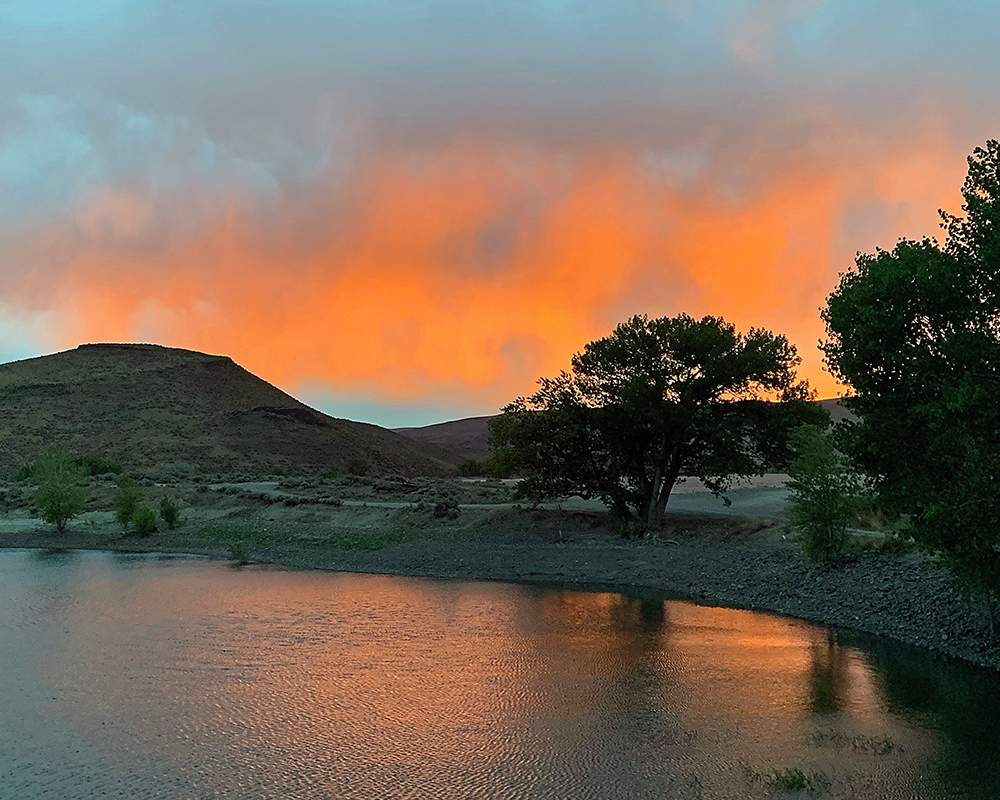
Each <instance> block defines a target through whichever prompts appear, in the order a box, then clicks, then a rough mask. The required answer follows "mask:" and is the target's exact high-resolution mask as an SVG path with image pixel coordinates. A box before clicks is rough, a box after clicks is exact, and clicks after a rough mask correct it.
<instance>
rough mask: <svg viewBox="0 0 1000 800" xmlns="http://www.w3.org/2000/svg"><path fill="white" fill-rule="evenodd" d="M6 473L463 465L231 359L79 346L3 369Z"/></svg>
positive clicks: (438, 470) (1, 456) (413, 471)
mask: <svg viewBox="0 0 1000 800" xmlns="http://www.w3.org/2000/svg"><path fill="white" fill-rule="evenodd" d="M0 436H2V439H3V443H4V446H3V448H2V449H0V473H3V472H5V473H7V474H10V473H11V472H12V471H14V470H16V469H17V468H18V467H20V466H21V465H23V464H25V463H26V462H28V461H30V460H31V459H32V458H34V457H35V455H36V454H37V453H38V452H39V451H40V450H41V449H43V448H45V447H48V446H52V445H56V446H60V447H64V448H66V449H67V450H69V451H71V452H73V453H75V454H78V455H101V456H104V457H106V458H109V459H111V460H112V461H117V462H119V463H121V464H122V465H123V466H126V467H127V468H130V469H148V468H152V467H154V466H156V465H158V464H164V463H170V462H185V463H188V464H191V465H193V466H197V467H200V468H202V469H205V470H207V471H209V472H217V471H239V472H248V473H254V472H269V471H273V470H275V469H286V470H299V471H312V470H317V471H318V470H323V469H326V468H328V467H337V468H339V469H341V470H343V469H344V468H345V467H346V466H347V464H348V463H349V462H350V461H352V460H354V459H360V460H362V461H364V462H365V463H366V464H367V465H368V467H369V468H370V469H371V470H372V471H373V472H377V473H394V474H400V475H421V474H426V475H433V474H442V473H447V472H450V471H451V470H452V469H453V468H454V466H455V464H456V463H457V462H458V461H459V460H461V456H460V455H459V454H456V453H455V452H452V451H450V450H449V449H448V448H446V447H441V446H439V445H435V444H422V443H419V442H415V441H413V440H411V439H407V438H405V437H403V436H400V435H398V434H395V433H393V432H391V431H389V430H386V429H385V428H380V427H378V426H376V425H368V424H365V423H361V422H351V421H348V420H343V419H336V418H334V417H330V416H327V415H326V414H323V413H321V412H319V411H317V410H316V409H314V408H310V407H309V406H307V405H306V404H305V403H302V402H300V401H299V400H296V399H295V398H294V397H292V396H290V395H288V394H286V393H285V392H283V391H281V390H280V389H278V388H277V387H275V386H272V385H271V384H269V383H267V382H266V381H264V380H262V379H261V378H258V377H257V376H256V375H253V374H252V373H250V372H248V371H247V370H245V369H243V367H241V366H239V365H238V364H236V362H234V361H233V360H232V359H231V358H229V357H227V356H217V355H209V354H206V353H199V352H196V351H193V350H182V349H179V348H171V347H163V346H161V345H155V344H117V343H98V344H84V345H80V346H79V347H77V348H76V349H75V350H66V351H64V352H61V353H55V354H53V355H48V356H41V357H38V358H30V359H25V360H23V361H14V362H11V363H7V364H2V365H0Z"/></svg>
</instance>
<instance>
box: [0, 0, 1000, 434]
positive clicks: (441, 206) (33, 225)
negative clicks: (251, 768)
mask: <svg viewBox="0 0 1000 800" xmlns="http://www.w3.org/2000/svg"><path fill="white" fill-rule="evenodd" d="M998 35H1000V3H998V2H997V1H996V0H982V1H981V2H973V1H972V0H966V1H964V2H963V1H961V0H959V1H958V2H949V3H943V2H940V0H937V1H935V2H932V1H931V0H888V1H886V0H881V1H879V2H876V1H875V0H870V1H869V2H863V1H861V0H838V1H837V2H833V0H829V1H828V2H822V0H760V1H759V2H753V1H752V0H745V1H744V2H735V1H734V2H708V1H705V2H701V1H700V0H465V1H464V2H457V1H452V2H443V1H442V2H430V0H405V1H402V0H282V2H276V1H271V2H265V1H264V0H256V1H248V0H240V1H239V2H236V0H169V1H168V0H91V1H90V2H88V1H87V0H59V1H58V2H57V1H55V0H4V2H0V282H2V283H0V285H2V292H0V304H2V305H0V360H2V361H8V360H12V359H16V358H25V357H28V356H33V355H41V354H43V353H48V352H52V351H55V350H62V349H66V348H69V347H75V346H76V345H77V344H79V343H81V342H88V341H146V342H159V343H162V344H166V345H171V346H177V347H186V348H192V349H196V350H203V351H207V352H211V353H222V354H226V355H229V356H232V357H233V358H234V359H235V360H236V361H237V362H238V363H240V364H241V365H243V366H244V367H246V368H247V369H249V370H251V371H253V372H255V373H256V374H258V375H260V376H261V377H264V378H266V379H267V380H269V381H271V382H272V383H275V384H276V385H278V386H280V387H281V388H283V389H285V390H286V391H289V392H290V393H292V394H294V395H296V396H298V397H300V398H301V399H303V400H305V401H306V402H309V403H311V404H313V405H315V406H316V407H318V408H320V409H322V410H323V411H326V412H327V413H330V414H334V415H336V416H344V417H349V418H352V419H360V420H365V421H371V422H376V423H379V424H383V425H389V426H398V425H415V424H425V423H429V422H437V421H442V420H445V419H450V418H455V417H460V416H469V415H473V414H487V413H494V412H495V411H496V409H497V408H498V407H499V406H501V405H503V404H505V403H506V402H509V401H510V400H512V399H513V398H514V397H515V396H517V395H519V394H524V393H526V392H530V391H531V390H532V387H533V385H534V381H535V379H536V378H538V377H539V376H541V375H550V374H553V373H555V372H557V371H558V370H559V369H561V368H564V367H566V366H567V365H568V360H569V358H570V356H571V355H572V354H573V353H574V352H576V351H578V350H579V349H581V348H582V346H583V345H584V344H585V343H586V342H588V341H590V340H591V339H594V338H597V337H600V336H603V335H606V334H607V333H609V332H610V330H611V329H612V328H613V326H614V325H615V324H616V323H617V322H620V321H622V320H624V319H626V318H627V317H629V316H631V315H632V314H636V313H645V314H648V315H650V316H661V315H667V314H670V315H673V314H676V313H679V312H682V311H684V312H687V313H690V314H692V315H695V316H699V315H703V314H715V315H722V316H724V317H725V318H726V319H728V320H730V321H731V322H734V323H735V324H736V325H737V326H738V327H739V328H740V329H741V330H745V329H747V328H748V327H750V326H758V327H766V328H770V329H772V330H774V331H776V332H781V333H785V334H787V335H788V336H789V338H790V339H791V340H792V341H793V342H794V343H795V344H796V345H797V346H798V348H799V352H800V354H801V355H802V358H803V366H802V373H803V374H804V375H805V376H806V377H808V378H809V379H810V381H811V382H812V384H813V385H814V386H815V387H816V388H817V389H818V390H819V392H820V394H821V395H822V396H831V395H834V394H837V393H838V388H837V386H836V385H835V383H834V382H833V381H832V379H831V378H830V376H829V375H828V374H826V373H825V372H824V371H823V366H822V360H821V358H820V355H819V352H818V351H817V347H816V345H817V342H818V340H819V339H820V338H821V337H822V335H823V326H822V322H821V321H820V319H819V313H818V312H819V308H820V307H821V306H822V305H823V304H824V301H825V297H826V295H827V294H828V293H829V292H830V291H831V290H832V289H833V288H834V286H835V285H836V281H837V276H838V273H840V272H842V271H844V270H846V269H848V268H849V267H850V266H851V264H852V263H853V259H854V255H855V253H856V252H857V251H871V250H873V249H874V248H876V247H878V246H882V247H891V246H892V245H893V244H894V243H895V241H896V240H897V239H898V238H899V237H900V236H909V237H919V236H922V235H925V234H927V235H934V234H937V233H938V225H937V223H938V218H937V209H938V208H945V209H947V210H950V211H958V210H959V206H960V196H959V191H958V190H959V187H960V186H961V182H962V178H963V177H964V174H965V169H966V164H965V158H966V156H968V154H969V153H970V152H971V151H972V149H973V148H974V147H975V146H977V145H981V144H982V143H983V142H985V140H986V139H988V138H997V137H1000V57H998V55H997V41H998Z"/></svg>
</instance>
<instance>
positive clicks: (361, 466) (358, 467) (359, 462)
mask: <svg viewBox="0 0 1000 800" xmlns="http://www.w3.org/2000/svg"><path fill="white" fill-rule="evenodd" d="M347 474H348V475H355V476H357V477H359V478H360V477H363V476H365V475H367V474H368V463H367V462H366V461H364V460H363V459H360V458H352V459H351V460H350V461H348V462H347Z"/></svg>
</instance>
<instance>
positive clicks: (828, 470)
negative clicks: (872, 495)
mask: <svg viewBox="0 0 1000 800" xmlns="http://www.w3.org/2000/svg"><path fill="white" fill-rule="evenodd" d="M790 442H791V446H792V451H793V453H794V457H793V459H792V461H791V463H790V464H789V467H788V475H789V477H790V480H789V481H788V488H789V490H790V492H791V495H790V498H789V518H790V521H791V523H792V524H793V525H794V526H795V527H796V528H798V529H799V531H800V533H801V535H802V547H803V549H804V550H805V552H806V555H807V556H808V557H809V558H810V559H812V560H814V561H823V560H829V559H832V558H835V557H837V556H839V555H841V554H842V553H843V552H844V549H845V547H846V546H847V525H848V523H849V522H850V521H851V520H853V519H854V517H855V516H856V515H857V513H858V511H859V510H860V509H861V507H862V505H863V503H864V500H865V497H866V492H865V490H864V486H863V484H862V481H861V479H860V477H859V476H858V474H857V473H856V472H855V471H854V470H853V469H851V467H850V466H849V465H848V464H847V459H846V458H845V457H844V455H843V454H842V453H840V452H838V450H837V449H836V447H834V444H833V438H832V437H831V436H830V434H828V433H826V432H825V431H824V430H823V429H822V428H819V427H817V426H816V425H801V426H799V427H798V428H796V429H795V430H794V431H792V433H791V437H790Z"/></svg>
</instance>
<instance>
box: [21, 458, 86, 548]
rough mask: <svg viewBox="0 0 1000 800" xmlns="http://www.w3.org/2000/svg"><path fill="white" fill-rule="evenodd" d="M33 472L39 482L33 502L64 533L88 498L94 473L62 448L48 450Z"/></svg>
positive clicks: (42, 514)
mask: <svg viewBox="0 0 1000 800" xmlns="http://www.w3.org/2000/svg"><path fill="white" fill-rule="evenodd" d="M31 473H32V476H33V478H34V480H35V484H36V488H35V490H34V492H33V493H32V495H31V502H32V506H33V507H34V509H35V511H36V513H37V514H38V516H40V517H41V518H42V519H44V520H45V521H46V522H48V523H51V524H53V525H55V526H56V530H58V531H59V533H63V532H64V531H65V530H66V523H67V522H69V520H71V519H73V517H75V516H77V515H78V514H79V513H80V512H81V511H82V510H83V504H84V503H86V502H87V497H88V496H89V494H90V475H89V474H88V473H87V470H85V469H84V468H83V467H81V466H79V465H78V464H75V463H73V461H72V459H70V458H69V456H68V455H66V453H64V452H63V451H62V450H49V451H48V452H46V453H44V454H43V455H42V456H41V457H39V459H38V460H37V461H36V462H35V463H34V465H33V466H32V469H31Z"/></svg>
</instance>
